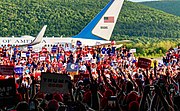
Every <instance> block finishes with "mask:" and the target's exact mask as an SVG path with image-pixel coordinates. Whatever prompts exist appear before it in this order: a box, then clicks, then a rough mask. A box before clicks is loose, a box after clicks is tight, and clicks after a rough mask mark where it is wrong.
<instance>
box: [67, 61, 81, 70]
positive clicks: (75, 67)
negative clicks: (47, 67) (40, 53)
mask: <svg viewBox="0 0 180 111" xmlns="http://www.w3.org/2000/svg"><path fill="white" fill-rule="evenodd" d="M66 70H67V72H76V71H78V70H79V66H78V64H72V63H68V64H67V68H66Z"/></svg>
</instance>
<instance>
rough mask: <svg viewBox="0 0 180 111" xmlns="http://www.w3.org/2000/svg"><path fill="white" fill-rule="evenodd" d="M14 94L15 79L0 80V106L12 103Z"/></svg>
mask: <svg viewBox="0 0 180 111" xmlns="http://www.w3.org/2000/svg"><path fill="white" fill-rule="evenodd" d="M15 96H16V86H15V79H14V78H11V79H2V80H0V106H7V105H13V104H14V100H15Z"/></svg>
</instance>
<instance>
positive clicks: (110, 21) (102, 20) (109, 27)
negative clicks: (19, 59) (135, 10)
mask: <svg viewBox="0 0 180 111" xmlns="http://www.w3.org/2000/svg"><path fill="white" fill-rule="evenodd" d="M123 2H124V0H110V2H109V3H108V4H107V5H106V6H105V7H104V8H103V9H102V10H101V11H100V12H99V13H98V14H97V15H96V16H95V17H94V18H93V19H92V21H91V22H90V23H89V24H88V25H87V26H86V27H85V28H84V29H83V30H82V31H81V32H80V33H79V34H77V35H75V36H72V37H51V38H50V37H46V38H43V41H42V43H40V44H41V45H40V44H38V45H40V46H43V45H46V46H47V47H52V46H53V45H54V44H66V43H69V44H71V45H72V44H74V45H76V43H77V41H80V42H81V45H82V46H97V45H110V44H111V43H112V41H110V37H111V35H112V32H113V29H114V27H115V24H116V22H117V19H118V16H119V13H120V11H121V8H122V5H123ZM127 42H131V41H129V40H122V41H116V44H117V45H118V47H119V44H122V43H127Z"/></svg>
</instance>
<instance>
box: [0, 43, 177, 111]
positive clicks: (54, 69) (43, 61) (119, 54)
mask: <svg viewBox="0 0 180 111" xmlns="http://www.w3.org/2000/svg"><path fill="white" fill-rule="evenodd" d="M0 57H1V59H0V64H1V65H11V66H14V67H15V68H16V67H23V71H22V72H21V73H22V74H15V78H16V88H17V92H16V99H15V101H14V105H6V106H2V107H1V110H9V111H138V110H139V111H148V110H150V111H179V109H180V94H179V83H180V47H179V46H178V47H177V48H171V49H169V50H168V51H167V53H166V54H165V56H164V57H163V59H162V61H163V63H156V62H154V63H152V64H153V65H152V67H150V68H146V69H144V68H140V67H138V65H137V64H138V59H137V58H136V57H135V56H134V53H132V52H131V51H130V50H129V49H127V48H126V47H125V46H123V47H121V48H119V49H117V48H116V47H115V46H113V45H109V46H108V47H105V46H92V47H89V46H85V47H82V46H71V47H70V46H68V44H66V45H65V46H62V45H61V44H58V45H55V46H53V48H52V50H51V51H48V50H47V49H46V46H44V47H42V50H41V51H40V52H34V51H33V49H32V47H30V48H29V51H27V52H23V51H22V50H21V49H20V48H19V47H18V46H17V47H15V48H12V47H11V46H7V47H2V48H0ZM68 64H77V67H78V68H77V69H78V73H77V74H78V75H80V76H79V78H78V80H77V81H74V78H73V75H71V74H70V73H69V72H68V71H67V66H68ZM41 72H49V73H59V74H67V75H69V76H70V77H71V82H69V84H68V89H69V93H65V94H62V93H59V92H57V93H53V94H49V93H48V94H47V93H43V92H41V91H40V87H41V86H40V85H39V81H40V80H41V78H40V75H41ZM85 74H86V75H89V76H88V77H83V75H85ZM8 78H11V76H6V75H0V79H8Z"/></svg>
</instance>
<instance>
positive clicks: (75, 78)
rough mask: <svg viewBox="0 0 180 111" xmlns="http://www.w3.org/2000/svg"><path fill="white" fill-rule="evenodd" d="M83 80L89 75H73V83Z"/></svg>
mask: <svg viewBox="0 0 180 111" xmlns="http://www.w3.org/2000/svg"><path fill="white" fill-rule="evenodd" d="M85 78H89V74H82V75H74V82H77V81H78V80H83V79H85Z"/></svg>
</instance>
